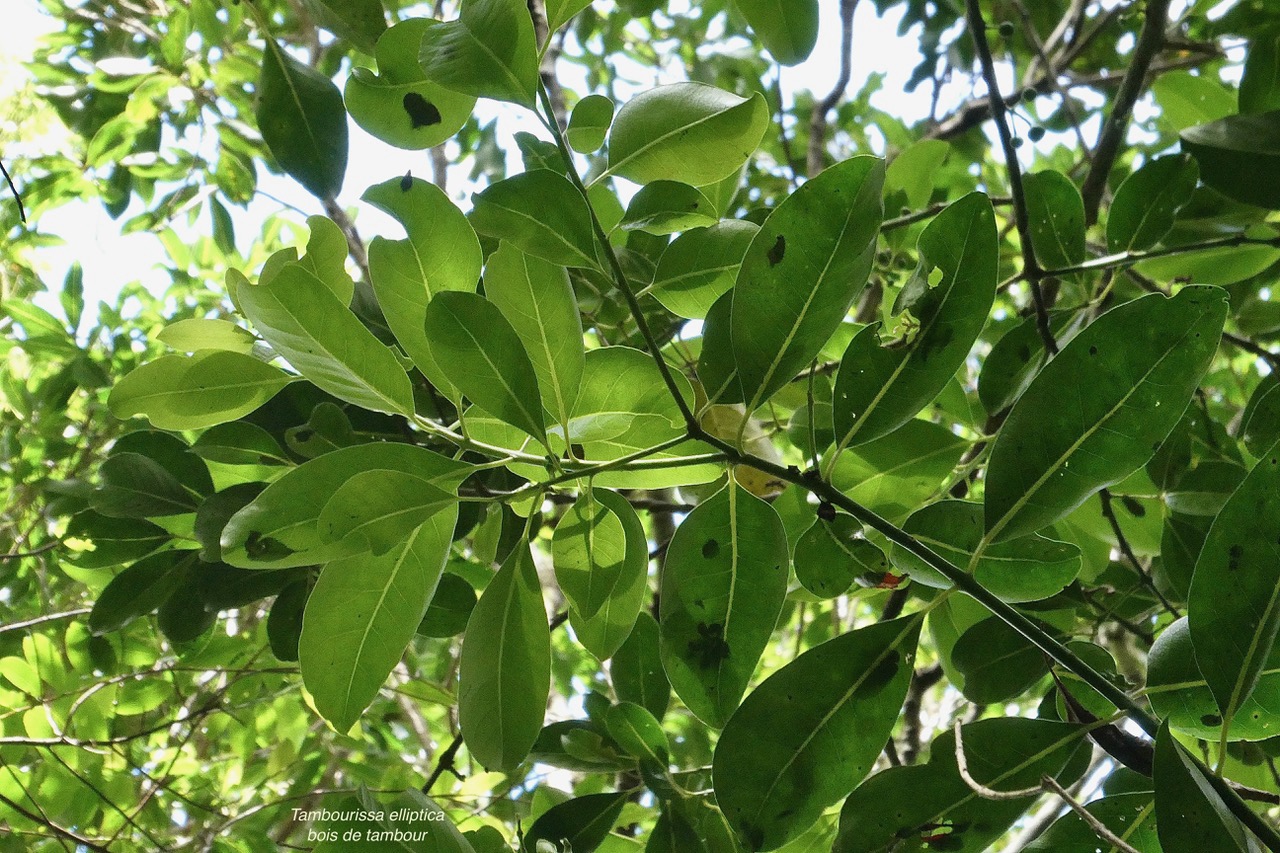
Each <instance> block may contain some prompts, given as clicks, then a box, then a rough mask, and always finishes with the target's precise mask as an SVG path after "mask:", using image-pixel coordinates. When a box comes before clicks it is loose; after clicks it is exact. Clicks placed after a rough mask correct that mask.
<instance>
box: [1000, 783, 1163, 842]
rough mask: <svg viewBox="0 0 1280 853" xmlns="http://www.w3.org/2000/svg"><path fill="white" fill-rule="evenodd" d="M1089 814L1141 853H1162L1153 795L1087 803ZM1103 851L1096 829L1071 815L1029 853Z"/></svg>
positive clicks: (1138, 794) (1059, 819)
mask: <svg viewBox="0 0 1280 853" xmlns="http://www.w3.org/2000/svg"><path fill="white" fill-rule="evenodd" d="M1085 810H1086V811H1088V812H1089V814H1091V815H1093V816H1094V817H1095V818H1096V819H1097V820H1098V822H1099V823H1101V824H1102V825H1103V826H1105V827H1106V828H1107V829H1109V830H1110V831H1111V833H1112V834H1113V835H1115V836H1116V837H1117V838H1119V839H1121V840H1122V841H1124V842H1125V843H1126V844H1128V845H1129V846H1130V847H1132V848H1134V849H1135V850H1137V851H1138V853H1162V849H1163V848H1161V846H1160V839H1159V838H1158V837H1157V835H1156V817H1155V807H1154V805H1153V803H1152V801H1151V794H1150V793H1149V792H1141V793H1132V794H1112V795H1110V796H1106V797H1103V798H1101V799H1098V800H1094V801H1092V802H1090V803H1087V804H1086V805H1085ZM1099 847H1100V845H1099V842H1098V835H1097V833H1096V832H1094V830H1093V827H1091V826H1090V825H1089V824H1087V823H1085V822H1084V819H1083V818H1081V817H1080V816H1079V815H1078V814H1076V813H1075V812H1068V813H1067V814H1065V815H1063V816H1062V817H1060V818H1058V819H1057V820H1056V821H1054V823H1053V826H1051V827H1049V829H1048V830H1046V831H1045V833H1044V835H1041V836H1040V837H1039V838H1037V839H1035V840H1034V841H1032V842H1031V843H1030V844H1029V845H1027V847H1026V848H1025V849H1026V851H1027V853H1097V852H1098V849H1099ZM1111 849H1115V848H1114V847H1113V848H1111Z"/></svg>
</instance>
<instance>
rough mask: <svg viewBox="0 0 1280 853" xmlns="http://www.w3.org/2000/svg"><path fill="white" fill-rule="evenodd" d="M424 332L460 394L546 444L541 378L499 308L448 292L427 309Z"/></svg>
mask: <svg viewBox="0 0 1280 853" xmlns="http://www.w3.org/2000/svg"><path fill="white" fill-rule="evenodd" d="M424 328H425V329H426V334H427V338H428V339H430V341H431V348H432V351H433V352H434V353H435V355H436V358H437V360H438V363H439V365H440V368H441V370H443V371H444V374H445V376H446V377H447V378H448V379H449V381H450V382H452V383H453V384H454V385H455V386H457V388H458V390H459V391H461V392H462V393H463V394H465V395H466V396H467V397H469V398H470V399H471V401H472V402H474V403H475V404H476V405H477V406H479V407H480V408H482V409H484V410H485V411H486V412H488V413H489V414H491V415H493V416H494V417H496V418H499V419H501V420H502V421H505V422H506V423H509V424H511V425H512V426H514V427H518V428H520V429H522V430H524V431H525V432H527V433H529V435H531V436H533V437H534V438H536V439H538V440H539V441H541V442H542V443H543V444H546V443H547V432H546V428H545V427H544V425H543V424H544V418H543V412H542V397H541V395H540V394H539V390H538V375H537V373H536V372H535V371H534V369H533V364H532V362H530V360H529V355H528V353H527V352H525V349H524V344H523V343H522V342H521V340H520V337H519V336H518V335H517V334H516V331H515V329H513V328H511V324H510V323H509V322H507V318H506V317H504V316H503V315H502V312H501V311H500V310H498V306H497V305H495V304H493V303H492V302H490V301H489V300H487V299H485V298H484V297H483V296H480V295H478V294H475V293H463V292H459V291H450V290H446V291H443V292H441V293H437V294H436V295H435V297H434V298H433V299H432V300H431V302H430V304H428V305H427V312H426V319H425V324H424Z"/></svg>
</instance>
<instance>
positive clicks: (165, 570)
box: [89, 551, 194, 634]
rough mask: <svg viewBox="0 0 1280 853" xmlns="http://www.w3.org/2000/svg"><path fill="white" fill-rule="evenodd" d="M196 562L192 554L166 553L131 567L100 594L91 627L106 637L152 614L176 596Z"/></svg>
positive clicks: (185, 552) (153, 556)
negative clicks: (181, 582) (187, 572)
mask: <svg viewBox="0 0 1280 853" xmlns="http://www.w3.org/2000/svg"><path fill="white" fill-rule="evenodd" d="M193 561H194V555H193V552H191V551H164V552H161V553H159V554H153V555H152V556H150V557H147V558H146V559H144V560H139V561H138V562H136V563H134V564H133V565H132V566H129V568H127V569H125V570H124V571H122V572H120V574H118V575H116V576H115V577H114V578H112V579H111V581H110V582H109V583H108V584H107V585H106V586H105V587H104V588H103V590H102V592H100V593H99V594H98V599H97V601H95V602H94V603H93V610H91V611H90V613H89V628H90V629H91V630H92V631H93V632H94V633H95V634H106V633H108V632H110V631H116V630H119V629H120V628H123V627H124V626H125V625H128V624H129V623H130V622H132V621H133V620H134V619H137V618H138V617H139V616H145V615H146V614H148V613H150V612H152V611H153V610H155V609H156V608H157V607H159V606H160V605H161V604H163V603H164V602H165V601H166V600H167V599H168V598H169V596H170V595H171V594H173V591H174V590H175V589H177V587H178V584H179V583H180V581H181V579H182V574H183V569H185V567H187V566H189V565H190V564H191V563H192V562H193Z"/></svg>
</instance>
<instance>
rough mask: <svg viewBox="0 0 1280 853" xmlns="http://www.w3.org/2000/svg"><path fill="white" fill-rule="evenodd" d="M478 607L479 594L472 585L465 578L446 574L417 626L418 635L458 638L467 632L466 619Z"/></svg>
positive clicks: (442, 576) (441, 578)
mask: <svg viewBox="0 0 1280 853" xmlns="http://www.w3.org/2000/svg"><path fill="white" fill-rule="evenodd" d="M475 607H476V591H475V589H473V588H472V586H471V584H469V583H467V581H466V579H465V578H462V577H459V576H458V575H455V574H453V573H452V572H445V573H444V574H443V575H441V576H440V583H439V584H438V585H437V586H436V593H435V595H434V596H432V598H431V603H430V604H428V605H427V612H426V613H424V614H423V616H422V621H421V622H419V623H418V633H419V634H421V635H422V636H424V637H440V638H445V637H456V636H458V635H459V634H461V633H462V632H463V631H465V630H466V629H467V620H468V619H470V618H471V611H472V610H475Z"/></svg>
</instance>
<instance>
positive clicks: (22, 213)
mask: <svg viewBox="0 0 1280 853" xmlns="http://www.w3.org/2000/svg"><path fill="white" fill-rule="evenodd" d="M0 174H3V175H4V180H5V183H7V184H8V185H9V192H11V193H13V200H14V201H16V202H17V203H18V219H19V220H21V222H22V224H23V225H26V224H27V209H26V208H25V207H23V206H22V193H20V192H18V188H17V187H15V186H14V185H13V178H11V177H9V170H8V169H6V168H5V167H4V161H3V160H0Z"/></svg>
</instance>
